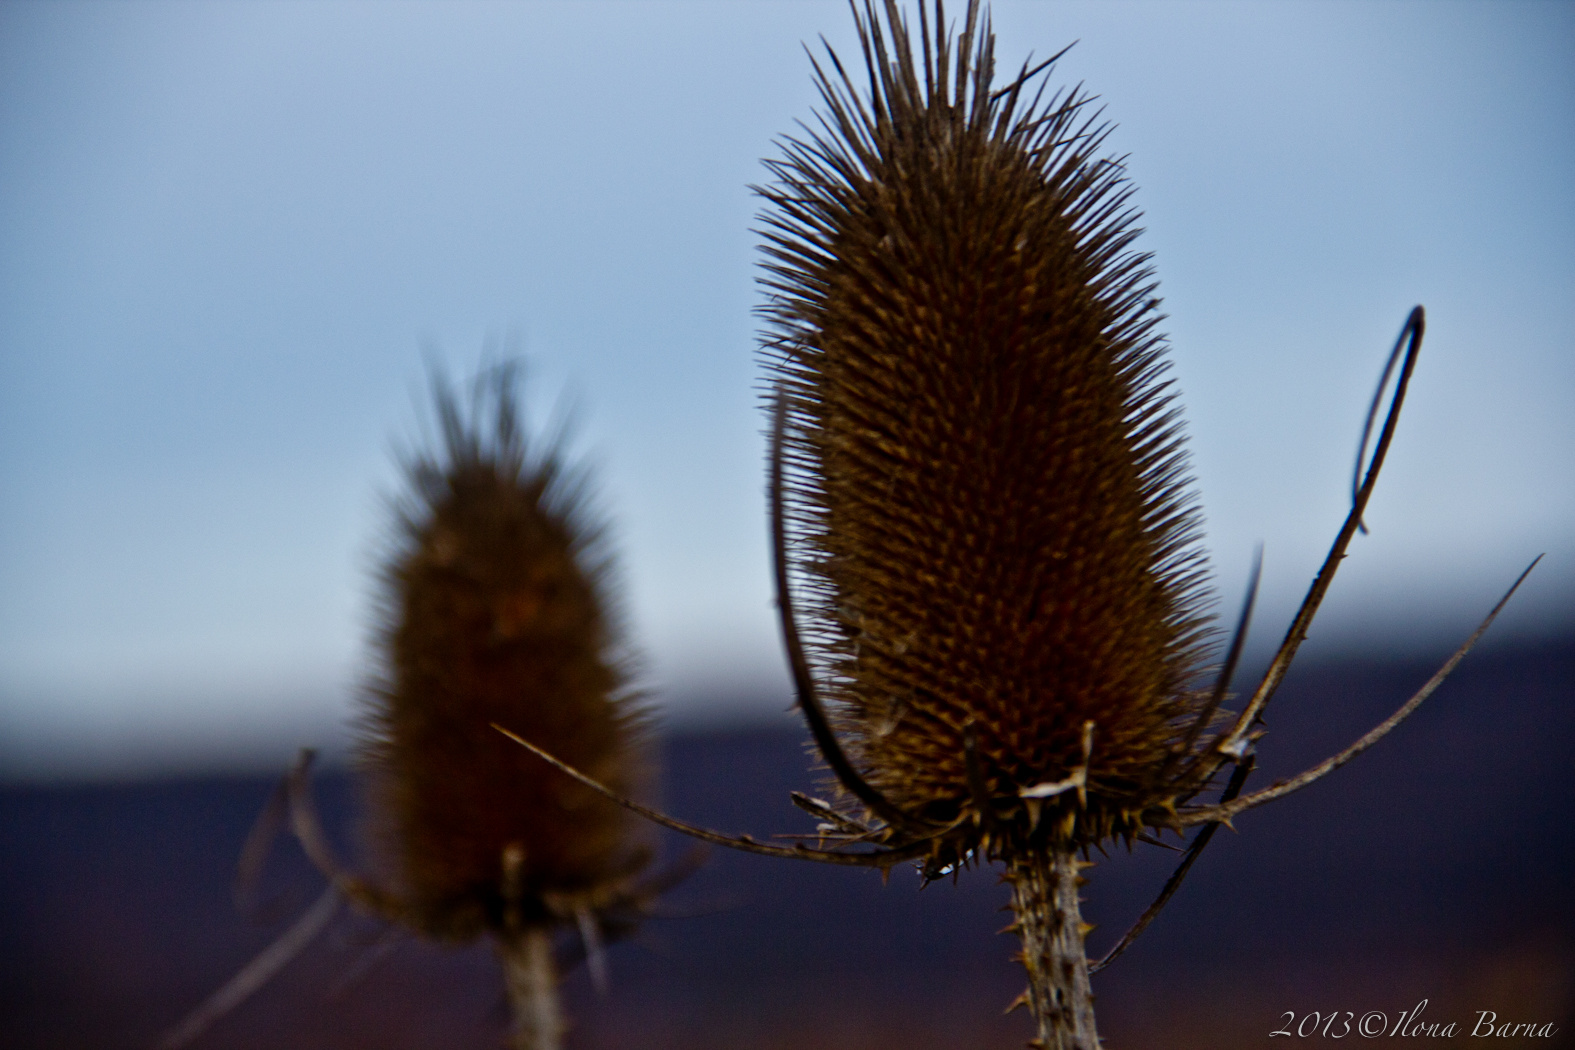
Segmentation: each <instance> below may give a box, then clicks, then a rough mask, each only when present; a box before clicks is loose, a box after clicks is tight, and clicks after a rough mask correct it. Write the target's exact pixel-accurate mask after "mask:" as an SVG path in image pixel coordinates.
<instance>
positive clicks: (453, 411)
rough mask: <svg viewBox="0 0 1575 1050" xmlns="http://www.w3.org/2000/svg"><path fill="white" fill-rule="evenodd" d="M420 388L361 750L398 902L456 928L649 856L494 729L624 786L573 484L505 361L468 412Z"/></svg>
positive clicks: (626, 743)
mask: <svg viewBox="0 0 1575 1050" xmlns="http://www.w3.org/2000/svg"><path fill="white" fill-rule="evenodd" d="M435 386H436V400H437V409H438V417H439V420H440V423H441V428H442V441H443V448H442V449H441V451H440V452H438V453H434V454H427V455H423V456H420V457H417V458H415V459H414V460H413V461H412V462H410V463H409V464H408V467H407V475H408V478H409V483H410V491H409V493H408V494H407V495H406V497H405V499H404V501H403V502H402V503H401V504H400V506H399V507H398V536H397V541H396V543H395V545H394V550H393V552H392V553H391V554H390V556H389V557H388V559H387V561H386V564H385V568H384V571H383V582H384V586H385V588H386V591H385V605H386V624H385V627H384V629H383V634H382V639H381V643H382V650H383V657H384V671H383V676H382V679H381V680H380V681H379V683H378V684H377V685H376V686H375V687H374V688H373V689H372V690H371V691H370V697H369V705H370V711H369V715H370V718H369V723H370V728H371V739H370V740H369V741H368V744H367V747H366V757H367V758H368V760H369V765H370V767H371V770H372V773H373V777H374V783H375V788H374V792H375V798H374V802H375V805H376V809H377V812H378V814H379V817H380V820H381V821H382V824H381V826H380V827H377V828H376V829H374V830H375V831H376V832H377V835H378V837H379V838H380V839H381V840H382V842H381V845H382V846H383V848H384V849H385V850H386V851H387V852H388V853H389V854H390V855H391V858H392V860H393V861H394V867H395V868H396V871H397V877H398V882H399V892H398V893H396V894H395V895H394V896H396V897H400V898H403V899H404V901H405V905H404V907H405V908H406V909H407V911H408V916H407V918H408V920H409V921H410V922H411V924H412V925H414V926H415V927H416V928H418V929H420V930H422V931H423V932H425V933H427V934H429V935H432V936H437V937H451V938H469V937H473V936H475V935H477V934H478V933H481V932H483V931H485V930H493V931H498V930H502V929H504V928H505V926H514V925H518V924H526V925H531V924H537V925H539V924H544V923H551V922H554V921H560V920H563V919H566V918H569V917H570V916H572V915H573V914H574V912H575V910H576V909H585V908H590V909H594V908H596V907H597V905H598V903H599V900H600V898H602V897H604V896H606V895H607V894H608V893H609V892H610V891H611V890H612V889H613V888H615V887H616V886H618V885H619V884H621V883H626V882H627V881H628V879H629V878H630V877H631V876H632V875H633V874H634V873H635V872H636V871H638V869H639V868H640V867H642V866H643V865H644V864H645V862H646V860H647V859H648V854H647V852H646V850H645V849H644V848H643V847H642V846H640V845H639V844H638V842H637V840H636V838H635V836H633V835H632V834H631V828H630V826H629V820H628V818H627V816H626V814H625V812H624V811H623V810H622V809H620V808H619V807H618V806H617V805H615V804H613V803H611V802H609V801H607V800H606V799H604V798H602V797H600V796H599V795H597V794H595V793H594V792H592V791H590V790H589V789H587V788H585V787H582V786H581V785H579V784H577V783H575V782H573V781H571V780H569V779H568V778H567V777H564V776H562V775H561V774H559V773H557V772H555V771H554V770H552V769H551V768H550V767H548V766H547V765H546V764H545V763H543V762H541V761H540V760H539V759H537V758H535V757H534V756H532V755H531V754H529V753H528V752H526V751H525V750H523V749H522V748H520V747H519V746H518V745H517V744H515V743H513V742H512V741H510V740H508V739H506V738H504V737H503V736H502V735H500V734H499V733H498V732H496V731H495V730H494V729H493V728H492V727H491V726H492V723H494V722H496V723H499V724H501V725H505V726H507V727H509V728H510V729H512V730H513V731H515V732H517V733H520V734H521V735H523V736H526V737H528V738H530V739H532V740H534V741H537V742H539V743H540V744H541V745H542V746H543V747H546V748H548V749H550V750H551V751H552V752H553V753H554V754H557V755H561V756H563V757H564V758H565V759H567V760H568V761H570V762H573V763H574V764H575V765H577V766H578V767H579V768H581V769H584V770H587V771H589V772H592V773H593V774H594V775H595V776H597V777H598V778H600V779H601V780H602V781H603V782H604V783H607V784H609V785H612V786H615V787H616V788H618V790H620V791H624V792H628V791H631V790H633V789H634V787H635V781H636V780H637V779H638V770H637V768H636V767H637V762H636V744H637V739H636V738H637V735H638V728H639V720H638V712H637V711H636V710H635V708H634V706H633V705H632V703H631V702H630V700H628V699H626V698H625V697H624V696H623V694H624V692H625V690H624V679H625V675H624V673H623V671H622V670H621V668H620V666H619V661H618V659H617V656H616V643H617V639H616V638H615V636H614V631H613V625H612V624H610V623H609V621H608V615H607V612H606V604H605V596H604V594H603V590H604V586H605V574H606V561H605V558H604V557H602V556H601V554H600V552H599V546H600V543H599V534H598V530H597V529H595V528H592V527H590V526H588V525H587V523H586V520H585V519H586V510H585V507H584V499H583V485H581V484H580V483H579V481H578V479H577V478H575V477H573V476H566V474H565V472H564V470H563V468H562V466H561V464H560V460H559V453H558V449H557V448H556V447H555V446H554V447H548V448H547V449H546V450H545V451H539V452H538V451H536V450H533V449H531V448H529V447H528V445H527V439H526V435H525V433H524V431H523V430H522V428H521V423H520V420H519V415H518V411H517V403H516V398H515V392H514V387H515V382H514V375H513V370H512V369H509V368H501V369H497V370H495V371H494V372H492V373H490V374H489V375H488V376H485V377H483V379H482V380H480V381H478V383H477V385H476V392H475V396H474V398H473V399H472V402H471V404H470V406H469V409H470V411H469V415H468V418H467V417H466V416H465V415H464V414H462V413H461V410H460V408H459V406H458V405H457V404H456V402H455V399H454V397H453V395H452V393H451V392H450V391H448V389H447V388H446V387H445V386H444V385H443V384H442V383H441V382H437V383H435Z"/></svg>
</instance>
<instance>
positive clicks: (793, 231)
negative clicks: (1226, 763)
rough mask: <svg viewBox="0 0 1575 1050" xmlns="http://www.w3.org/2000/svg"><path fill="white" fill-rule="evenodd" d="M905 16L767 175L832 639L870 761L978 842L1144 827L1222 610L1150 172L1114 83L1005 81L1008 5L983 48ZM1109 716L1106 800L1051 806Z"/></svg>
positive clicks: (825, 645) (834, 671) (836, 708)
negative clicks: (1204, 530)
mask: <svg viewBox="0 0 1575 1050" xmlns="http://www.w3.org/2000/svg"><path fill="white" fill-rule="evenodd" d="M885 15H886V17H885V25H884V27H883V26H882V23H881V20H880V19H879V18H878V17H877V16H876V14H875V12H874V10H873V7H872V6H870V5H869V4H868V3H866V6H865V9H864V15H863V17H858V16H857V12H855V16H856V17H858V23H859V30H860V35H861V38H862V40H863V43H864V52H865V59H866V63H867V67H868V72H869V88H868V92H867V93H865V94H862V95H861V92H860V91H859V90H858V88H857V87H855V85H854V84H853V82H852V80H851V79H850V78H849V76H848V75H847V74H846V72H844V71H843V69H842V67H841V65H840V64H837V65H836V75H835V76H832V75H828V74H827V73H826V72H825V71H824V70H822V69H820V68H818V67H817V73H818V74H819V86H820V90H821V94H822V98H823V100H824V104H825V106H826V113H825V114H823V115H822V118H821V129H820V131H819V132H818V133H812V134H811V135H810V136H809V137H807V138H805V139H802V140H791V139H790V140H787V141H785V142H784V143H783V150H784V154H785V156H784V159H782V160H779V161H776V162H774V163H771V164H770V165H769V166H770V168H771V170H772V172H773V174H774V175H775V176H776V179H777V181H776V182H775V184H773V185H772V186H770V187H769V188H766V189H763V190H760V191H759V192H761V193H762V194H763V195H764V196H765V197H766V199H767V200H768V201H769V202H770V205H771V207H770V208H769V209H768V210H767V211H766V213H765V215H764V221H765V224H766V229H765V233H764V236H765V237H766V240H767V244H766V248H765V252H766V254H767V256H768V257H769V258H768V262H767V264H766V269H767V276H766V277H765V278H764V284H765V285H766V286H767V288H768V289H769V291H770V292H771V293H772V298H771V301H770V304H769V305H768V306H767V308H766V309H765V311H764V312H765V316H766V317H767V319H768V322H769V326H770V327H769V331H768V333H767V336H766V338H765V341H764V345H765V352H766V356H767V362H768V367H769V369H770V371H771V373H772V375H773V377H774V379H775V382H776V384H778V385H779V386H780V389H781V390H782V391H783V393H784V396H785V398H786V402H785V404H786V411H787V414H788V415H787V424H786V434H785V451H784V455H785V457H786V465H787V467H788V471H789V481H788V485H787V491H786V493H785V495H786V499H787V503H788V514H789V526H790V555H791V557H792V559H793V563H794V567H795V570H796V576H797V578H798V580H799V581H800V582H799V589H800V590H801V592H802V593H804V594H805V595H806V600H807V603H808V604H807V609H808V611H809V613H810V622H809V624H808V630H807V632H806V634H807V639H808V644H809V649H810V655H811V658H812V660H813V661H814V662H815V664H816V666H817V668H818V678H819V679H820V681H821V683H822V685H821V688H822V689H823V690H824V691H825V692H826V693H827V695H828V698H829V699H830V701H831V708H832V711H833V714H834V717H835V719H836V722H837V726H838V729H839V730H840V732H841V735H842V736H843V738H844V740H846V741H847V743H848V747H849V750H850V752H851V754H852V757H853V759H854V761H855V762H856V764H857V765H858V766H859V768H860V769H861V770H862V771H864V773H865V775H866V778H867V780H868V781H869V783H870V784H871V785H872V786H873V787H874V788H876V789H877V790H878V791H879V792H881V793H882V794H884V795H885V797H886V798H887V799H888V800H889V801H890V802H892V803H893V804H894V805H895V806H896V807H897V808H899V809H901V810H902V811H904V812H905V813H908V814H910V815H913V816H914V817H916V818H921V819H923V820H925V821H937V822H949V821H952V820H956V819H958V818H959V817H969V816H971V817H972V820H968V821H965V822H964V824H963V825H961V830H960V831H959V832H958V834H959V835H962V836H963V837H964V838H966V839H967V840H968V841H967V842H966V843H964V846H965V847H966V848H972V846H973V845H978V844H980V843H983V844H985V845H986V846H987V848H988V850H989V851H991V852H994V851H995V847H994V846H991V845H990V843H991V842H992V841H994V840H993V839H992V838H990V837H989V836H991V835H992V832H991V830H990V829H991V828H992V827H993V828H996V829H998V830H999V829H1000V828H1001V827H1002V826H1003V824H1009V827H1008V830H1007V831H1006V833H1005V835H1004V839H1005V840H1010V839H1013V838H1016V839H1018V840H1021V839H1022V838H1023V837H1024V836H1028V835H1039V836H1044V835H1053V836H1055V837H1057V838H1060V839H1062V840H1067V839H1070V840H1071V841H1072V842H1074V843H1075V844H1080V845H1086V844H1088V843H1090V842H1095V841H1098V840H1099V839H1101V838H1103V837H1105V836H1108V835H1110V834H1127V835H1130V834H1131V833H1132V832H1133V831H1135V830H1136V828H1137V827H1138V826H1139V825H1140V824H1141V823H1142V814H1143V812H1144V811H1145V810H1149V811H1152V810H1154V809H1156V808H1157V807H1163V806H1164V805H1165V804H1166V803H1167V802H1169V801H1170V800H1171V799H1173V798H1174V797H1175V795H1176V794H1177V787H1176V785H1174V784H1166V783H1157V784H1156V783H1155V780H1156V777H1157V776H1158V774H1159V771H1160V770H1161V769H1163V768H1164V767H1165V766H1166V765H1167V758H1168V756H1170V755H1171V754H1172V751H1173V749H1176V748H1178V747H1179V746H1180V741H1181V739H1182V738H1183V736H1184V726H1185V723H1186V720H1187V717H1188V716H1189V715H1190V714H1192V713H1193V712H1194V711H1195V710H1196V708H1197V705H1198V698H1197V697H1196V696H1195V694H1193V693H1192V692H1190V691H1189V687H1190V686H1191V684H1192V679H1193V678H1194V677H1195V675H1196V673H1197V670H1198V666H1199V661H1200V650H1201V648H1202V645H1203V643H1204V641H1205V640H1206V635H1207V627H1208V617H1207V615H1206V611H1207V605H1208V601H1209V598H1208V594H1207V591H1206V588H1205V571H1204V562H1203V556H1202V554H1201V552H1200V551H1199V550H1198V548H1197V537H1198V515H1197V512H1196V510H1195V505H1194V501H1193V497H1192V496H1191V495H1190V491H1189V486H1190V480H1189V479H1188V478H1187V476H1186V461H1185V456H1184V453H1183V451H1182V434H1181V429H1180V421H1179V411H1178V409H1177V407H1176V405H1175V404H1174V401H1173V395H1172V394H1171V393H1170V391H1169V386H1170V384H1169V381H1168V380H1167V379H1165V378H1164V376H1165V370H1166V367H1167V365H1166V363H1165V361H1164V351H1165V343H1164V340H1163V337H1162V336H1161V335H1159V334H1158V333H1157V332H1156V330H1155V325H1156V323H1157V322H1158V320H1159V315H1158V314H1157V313H1156V307H1157V305H1158V300H1157V299H1156V298H1155V294H1154V293H1155V287H1156V286H1155V283H1154V281H1153V278H1152V273H1151V271H1150V270H1149V268H1148V256H1146V255H1144V254H1141V253H1139V252H1136V251H1134V250H1133V248H1132V243H1133V240H1134V238H1135V237H1136V234H1137V232H1138V231H1137V229H1136V228H1135V226H1134V223H1135V221H1136V219H1137V213H1136V211H1135V209H1133V208H1132V207H1130V206H1129V205H1128V203H1127V201H1128V196H1129V194H1130V193H1131V189H1130V187H1129V186H1128V184H1127V182H1126V180H1125V178H1124V175H1123V169H1122V167H1121V165H1120V164H1119V163H1118V162H1116V161H1113V160H1110V159H1107V158H1104V157H1101V156H1100V155H1099V150H1100V148H1101V142H1102V140H1103V138H1104V136H1105V134H1106V127H1105V126H1104V125H1102V124H1100V123H1099V122H1098V116H1097V114H1090V113H1089V112H1088V108H1089V105H1088V104H1089V101H1090V100H1089V99H1088V97H1087V96H1085V95H1083V94H1081V93H1080V92H1079V91H1070V92H1060V93H1057V94H1055V95H1054V96H1053V97H1051V98H1049V99H1048V100H1044V99H1043V98H1042V94H1036V95H1034V96H1033V97H1032V99H1027V98H1025V96H1024V92H1026V91H1029V90H1030V89H1029V87H1028V84H1027V81H1028V80H1030V79H1031V78H1030V77H1028V76H1026V75H1025V76H1024V77H1021V78H1019V79H1018V80H1017V81H1014V82H1013V83H1012V84H1010V85H1008V86H1007V87H1005V88H1003V89H999V90H997V89H996V88H994V87H993V86H992V74H993V70H994V66H993V57H992V50H993V38H992V36H991V33H990V28H989V24H988V18H987V17H985V18H983V19H981V17H980V14H979V10H978V7H977V5H971V6H970V8H969V10H968V14H967V16H966V19H965V23H964V26H963V32H962V35H961V38H960V39H959V40H957V41H956V42H955V44H954V41H953V38H952V36H951V34H950V32H949V31H948V30H947V29H946V28H945V24H944V12H943V11H942V10H941V8H940V5H939V4H937V6H936V11H935V15H934V18H935V26H934V33H933V37H932V35H931V33H930V27H929V25H928V21H927V17H926V15H925V13H924V11H923V10H922V8H921V12H920V31H919V38H920V43H921V44H922V52H921V53H920V54H917V55H916V54H915V51H914V47H913V41H912V40H911V39H910V36H909V32H908V28H907V26H906V24H905V23H904V21H903V19H902V17H901V15H900V13H899V12H898V10H897V8H896V6H895V4H894V3H891V2H888V3H887V5H886V12H885ZM888 35H889V37H890V44H889V46H888V39H887V38H888ZM833 62H834V63H835V57H834V56H833ZM1025 73H1026V70H1025ZM1089 723H1092V727H1093V728H1092V736H1091V749H1090V750H1089V752H1088V758H1087V760H1086V766H1087V768H1086V786H1085V789H1084V791H1083V792H1077V791H1072V790H1067V791H1064V792H1061V793H1058V794H1053V795H1050V796H1049V797H1047V798H1045V799H1043V800H1042V801H1038V802H1035V803H1033V804H1032V805H1029V804H1027V803H1020V802H1019V791H1021V790H1022V789H1025V788H1032V787H1033V786H1035V785H1042V784H1047V783H1053V782H1059V781H1064V780H1066V779H1067V778H1069V777H1073V776H1074V775H1075V774H1076V773H1077V771H1078V769H1079V768H1080V767H1082V766H1084V764H1085V753H1084V748H1085V728H1086V726H1087V725H1088V724H1089ZM969 738H971V739H972V741H973V744H972V750H973V751H974V754H975V756H976V758H975V763H974V764H975V769H976V771H977V774H980V775H982V785H976V787H975V788H971V787H970V778H969V769H968V766H969V761H968V758H967V752H968V750H969V747H968V743H967V741H968V740H969ZM976 779H980V778H977V777H976ZM981 787H982V795H983V796H987V797H988V798H989V799H991V800H992V801H991V803H990V805H989V806H988V807H984V808H987V809H988V810H989V812H982V811H981V807H980V806H978V805H976V804H975V800H977V799H979V798H980V797H981V792H980V790H978V788H981ZM1080 794H1081V795H1082V796H1083V797H1082V798H1080V797H1079V795H1080ZM1011 829H1015V830H1011ZM996 838H1002V836H996Z"/></svg>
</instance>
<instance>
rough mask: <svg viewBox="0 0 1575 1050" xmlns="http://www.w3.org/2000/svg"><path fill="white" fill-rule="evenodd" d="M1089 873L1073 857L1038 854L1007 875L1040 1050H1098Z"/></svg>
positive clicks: (1017, 864) (1023, 858) (1031, 852)
mask: <svg viewBox="0 0 1575 1050" xmlns="http://www.w3.org/2000/svg"><path fill="white" fill-rule="evenodd" d="M1085 867H1088V865H1087V864H1083V863H1080V862H1079V861H1078V860H1077V858H1076V857H1075V856H1073V854H1072V853H1071V852H1070V851H1058V850H1043V849H1037V850H1029V851H1027V852H1026V853H1025V854H1023V855H1021V856H1018V857H1015V858H1013V861H1012V863H1011V865H1010V866H1009V867H1008V869H1007V872H1006V881H1008V882H1009V883H1011V885H1012V912H1013V913H1014V914H1015V915H1016V921H1015V922H1014V923H1013V925H1014V926H1015V927H1016V930H1017V935H1018V937H1019V938H1020V939H1021V940H1022V944H1023V954H1022V963H1023V969H1025V970H1027V971H1028V989H1027V991H1026V992H1025V993H1024V998H1025V999H1026V1001H1027V1004H1028V1008H1029V1012H1031V1013H1032V1014H1033V1016H1034V1023H1035V1026H1036V1027H1037V1028H1038V1032H1037V1034H1036V1039H1037V1043H1036V1044H1035V1045H1037V1046H1038V1047H1039V1048H1040V1050H1099V1036H1098V1034H1097V1033H1096V1032H1095V1026H1094V992H1093V988H1092V986H1091V985H1090V984H1089V980H1088V956H1087V954H1086V952H1085V951H1084V948H1083V940H1084V938H1085V937H1086V936H1087V935H1088V931H1089V929H1090V928H1091V927H1089V926H1087V925H1085V924H1084V922H1083V915H1082V903H1081V899H1080V898H1079V897H1078V892H1077V891H1078V887H1079V886H1081V885H1082V884H1083V881H1084V880H1083V878H1082V876H1081V875H1079V874H1078V871H1079V869H1080V868H1085Z"/></svg>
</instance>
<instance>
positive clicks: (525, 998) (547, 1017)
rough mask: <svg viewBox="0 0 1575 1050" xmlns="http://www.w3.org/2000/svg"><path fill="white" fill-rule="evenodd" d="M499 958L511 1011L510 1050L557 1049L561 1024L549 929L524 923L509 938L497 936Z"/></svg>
mask: <svg viewBox="0 0 1575 1050" xmlns="http://www.w3.org/2000/svg"><path fill="white" fill-rule="evenodd" d="M498 958H499V959H500V960H501V961H502V963H503V980H504V983H505V984H506V985H507V986H508V993H509V1006H510V1007H511V1008H512V1010H513V1013H514V1027H513V1030H512V1031H511V1033H510V1035H509V1047H510V1050H560V1047H561V1046H562V1045H563V1031H564V1023H563V1014H562V1011H561V1009H560V1008H559V1005H558V974H557V970H556V968H555V967H554V965H553V959H552V931H551V930H550V929H548V928H547V927H543V926H527V927H525V928H524V929H522V930H520V931H519V932H518V933H517V934H515V935H513V936H511V937H508V938H506V939H505V938H500V939H499V941H498Z"/></svg>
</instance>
